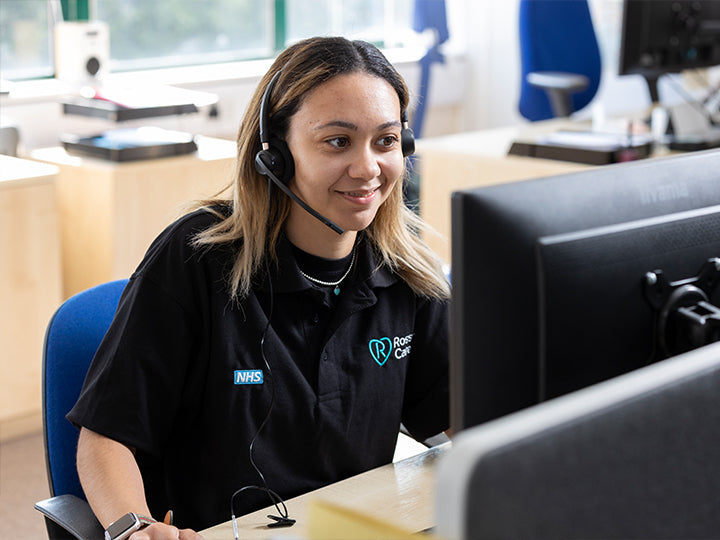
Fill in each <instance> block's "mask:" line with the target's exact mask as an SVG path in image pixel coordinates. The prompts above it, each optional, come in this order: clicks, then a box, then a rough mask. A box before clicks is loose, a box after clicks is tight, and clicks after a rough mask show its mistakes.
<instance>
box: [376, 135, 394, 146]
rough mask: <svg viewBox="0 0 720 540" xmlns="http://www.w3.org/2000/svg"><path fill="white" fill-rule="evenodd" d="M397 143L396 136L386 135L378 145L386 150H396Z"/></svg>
mask: <svg viewBox="0 0 720 540" xmlns="http://www.w3.org/2000/svg"><path fill="white" fill-rule="evenodd" d="M397 143H398V138H397V137H396V136H395V135H386V136H385V137H382V138H381V139H380V140H379V141H378V144H379V145H380V146H382V147H384V148H394V147H395V145H396V144H397Z"/></svg>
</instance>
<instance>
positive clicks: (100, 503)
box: [77, 428, 200, 538]
mask: <svg viewBox="0 0 720 540" xmlns="http://www.w3.org/2000/svg"><path fill="white" fill-rule="evenodd" d="M77 470H78V476H79V477H80V483H81V484H82V487H83V490H84V491H85V496H86V497H87V499H88V502H89V503H90V506H91V507H92V509H93V512H95V516H96V517H97V518H98V520H99V521H100V523H101V524H102V526H103V527H105V528H107V527H108V525H110V524H111V523H112V522H113V521H115V520H116V519H118V518H119V517H121V516H123V515H125V514H126V513H128V512H134V513H136V514H141V515H144V516H150V510H149V508H148V505H147V501H146V500H145V488H144V485H143V479H142V475H141V474H140V469H139V468H138V465H137V462H136V461H135V455H134V453H133V450H132V449H130V448H128V447H127V446H125V445H124V444H121V443H119V442H117V441H114V440H112V439H109V438H107V437H105V436H103V435H99V434H98V433H95V432H93V431H90V430H89V429H86V428H82V429H81V430H80V438H79V440H78V452H77ZM131 538H200V536H199V535H197V534H196V533H194V531H191V530H188V529H186V530H183V531H178V529H177V528H175V527H171V526H168V525H164V524H162V523H158V524H154V525H151V526H150V527H147V528H146V529H143V530H142V531H140V532H138V533H135V534H134V535H133V536H132V537H131Z"/></svg>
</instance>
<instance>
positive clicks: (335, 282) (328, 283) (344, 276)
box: [300, 250, 355, 296]
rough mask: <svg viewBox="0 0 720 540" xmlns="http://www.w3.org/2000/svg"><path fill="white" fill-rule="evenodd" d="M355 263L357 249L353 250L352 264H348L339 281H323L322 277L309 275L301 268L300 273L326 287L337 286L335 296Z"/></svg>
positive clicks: (334, 290) (334, 291)
mask: <svg viewBox="0 0 720 540" xmlns="http://www.w3.org/2000/svg"><path fill="white" fill-rule="evenodd" d="M353 264H355V250H353V256H352V259H351V260H350V266H348V269H347V270H345V273H344V274H343V275H342V277H341V278H340V279H338V280H337V281H322V280H321V279H317V278H314V277H312V276H308V275H307V274H306V273H305V272H303V271H302V270H300V273H301V274H302V275H303V276H305V277H306V278H307V279H309V280H310V281H312V282H313V283H317V284H318V285H324V286H325V287H335V288H334V289H333V293H335V296H337V295H339V294H340V284H341V283H342V282H343V280H344V279H345V278H346V277H348V274H349V273H350V270H352V267H353Z"/></svg>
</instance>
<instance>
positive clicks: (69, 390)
mask: <svg viewBox="0 0 720 540" xmlns="http://www.w3.org/2000/svg"><path fill="white" fill-rule="evenodd" d="M126 284H127V280H126V279H123V280H118V281H112V282H109V283H104V284H102V285H98V286H96V287H93V288H91V289H88V290H86V291H83V292H81V293H78V294H76V295H75V296H73V297H71V298H69V299H67V300H66V301H65V302H64V303H63V304H62V305H61V306H60V307H59V308H58V309H57V311H56V312H55V314H54V315H53V317H52V319H51V320H50V323H49V324H48V328H47V331H46V333H45V345H44V348H43V383H42V386H43V388H42V394H43V437H44V443H45V460H46V465H47V475H48V483H49V485H50V495H51V498H49V499H46V500H44V501H40V502H38V503H36V504H35V508H36V509H37V510H39V511H40V512H42V514H43V515H44V516H45V524H46V526H47V531H48V537H49V538H50V539H51V540H55V539H60V538H63V539H66V538H73V537H74V538H79V539H81V540H93V539H96V538H97V539H98V540H102V539H103V538H104V530H103V527H102V526H101V525H100V523H99V522H98V521H97V519H96V518H95V515H94V514H93V512H92V510H91V509H90V505H89V504H88V503H87V501H86V500H85V494H84V493H83V490H82V488H81V487H80V480H79V479H78V474H77V469H76V466H75V454H76V451H77V441H78V435H79V432H78V429H77V428H76V427H75V426H73V425H72V424H71V423H70V422H69V421H68V420H67V419H66V418H65V415H66V414H67V413H68V412H69V411H70V409H71V408H72V407H73V405H74V404H75V401H76V400H77V398H78V395H79V394H80V390H81V388H82V385H83V381H84V380H85V374H86V373H87V370H88V367H89V366H90V362H91V361H92V358H93V356H94V355H95V351H96V350H97V348H98V346H99V345H100V341H102V338H103V336H104V335H105V332H106V331H107V329H108V327H109V326H110V322H111V321H112V318H113V316H114V315H115V310H116V309H117V305H118V301H119V299H120V295H121V293H122V291H123V289H124V288H125V285H126Z"/></svg>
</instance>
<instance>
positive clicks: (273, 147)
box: [255, 71, 345, 234]
mask: <svg viewBox="0 0 720 540" xmlns="http://www.w3.org/2000/svg"><path fill="white" fill-rule="evenodd" d="M279 76H280V72H279V71H278V72H277V73H275V75H273V78H272V79H270V82H269V83H268V85H267V88H266V89H265V93H264V94H263V98H262V101H261V102H260V144H261V145H262V149H261V150H260V151H259V152H258V153H257V154H255V170H257V172H259V173H260V174H262V175H263V176H266V177H267V178H269V179H270V180H272V182H273V184H275V185H276V186H277V187H279V188H280V189H281V190H282V191H283V193H285V194H286V195H287V196H288V197H290V198H291V199H292V200H293V201H295V202H296V203H298V204H299V205H300V206H301V207H302V208H303V209H304V210H305V211H306V212H308V213H309V214H310V215H311V216H313V217H314V218H316V219H317V220H319V221H320V222H321V223H323V224H325V225H327V226H328V227H330V228H331V229H332V230H333V231H335V232H336V233H338V234H342V233H343V232H345V231H344V230H343V229H342V228H341V227H339V226H338V225H336V224H335V223H333V222H332V221H330V220H329V219H328V218H326V217H325V216H323V215H322V214H321V213H319V212H318V211H316V210H315V209H314V208H312V207H311V206H309V205H308V204H307V203H306V202H305V201H303V200H302V199H301V198H300V197H298V196H297V195H295V193H293V191H292V190H291V189H290V187H289V186H288V182H289V181H290V179H291V178H292V176H293V173H294V172H295V164H294V162H293V158H292V154H291V153H290V149H289V148H288V146H287V143H286V142H285V141H283V140H280V139H276V138H272V139H271V138H270V136H269V132H268V128H267V123H268V116H269V113H268V108H269V102H270V93H271V92H272V89H273V87H274V86H275V82H276V81H277V79H278V77H279Z"/></svg>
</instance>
